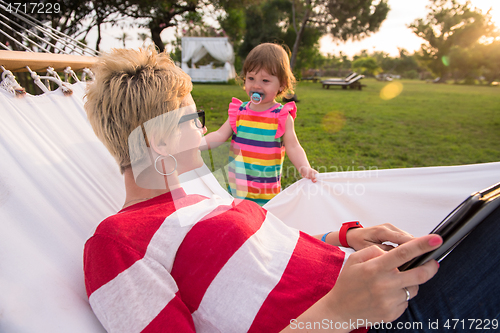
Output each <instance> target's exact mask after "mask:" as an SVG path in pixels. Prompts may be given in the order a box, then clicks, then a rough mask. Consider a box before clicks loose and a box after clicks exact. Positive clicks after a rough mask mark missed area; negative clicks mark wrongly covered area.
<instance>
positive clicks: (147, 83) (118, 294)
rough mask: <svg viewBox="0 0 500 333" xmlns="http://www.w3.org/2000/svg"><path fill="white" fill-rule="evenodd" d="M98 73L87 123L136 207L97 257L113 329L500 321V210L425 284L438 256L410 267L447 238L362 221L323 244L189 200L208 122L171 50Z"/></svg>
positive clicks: (109, 225) (222, 205) (93, 284)
mask: <svg viewBox="0 0 500 333" xmlns="http://www.w3.org/2000/svg"><path fill="white" fill-rule="evenodd" d="M94 71H95V74H96V79H95V82H94V83H93V84H91V85H90V86H89V88H88V93H87V102H86V105H85V107H86V110H87V112H88V118H89V121H90V123H91V125H92V127H93V129H94V131H95V133H96V134H97V136H98V137H99V138H100V139H101V140H102V141H103V143H104V144H105V145H106V147H107V148H108V149H109V151H110V152H111V154H112V155H113V156H114V157H115V158H116V160H117V162H118V164H119V166H120V169H121V171H122V173H123V175H124V181H125V188H126V200H125V203H124V206H123V209H122V210H120V211H119V212H118V213H117V214H115V215H113V216H110V217H108V218H107V219H105V220H104V221H103V222H101V224H100V225H99V226H98V228H97V229H96V231H95V233H94V235H93V236H92V237H91V238H90V239H89V240H88V241H87V243H86V246H85V253H84V270H85V283H86V288H87V293H88V295H89V301H90V304H91V306H92V308H93V310H94V312H95V314H96V315H97V317H98V318H99V320H100V321H101V322H102V324H103V325H104V327H105V328H106V329H107V330H108V331H110V332H140V331H144V332H193V331H197V332H245V331H252V332H279V331H283V332H287V331H295V330H297V329H305V330H308V331H314V330H324V329H331V330H336V331H339V332H340V331H342V332H348V331H351V330H354V329H360V331H366V330H367V329H364V328H363V327H368V329H370V330H373V331H376V330H378V331H383V330H385V329H386V328H392V329H394V330H395V331H397V330H398V329H399V328H407V326H396V325H398V324H404V325H408V324H417V326H416V327H415V326H413V327H412V329H414V330H416V331H421V330H429V331H431V330H434V329H435V325H438V326H439V325H440V326H439V329H440V330H443V329H444V328H443V326H442V325H444V324H445V320H446V319H448V320H449V319H457V320H465V321H466V322H467V320H468V319H469V320H470V319H474V320H482V321H483V322H484V321H485V320H489V321H490V324H489V325H490V327H493V326H492V324H493V323H494V322H492V321H493V320H498V317H499V312H500V305H499V299H500V297H499V296H500V292H499V288H498V282H497V281H495V279H496V277H497V276H498V267H499V265H498V263H499V255H498V254H497V253H498V251H494V250H493V249H492V246H493V245H492V244H496V242H498V235H499V234H500V230H499V225H500V223H493V222H494V221H495V220H496V221H498V220H499V215H500V212H496V213H495V214H492V216H490V220H491V222H488V223H486V222H485V223H482V225H481V227H480V228H478V229H477V230H476V231H474V233H473V234H472V235H471V236H470V237H469V238H468V239H467V240H466V241H465V242H463V243H462V244H461V245H460V246H459V248H457V249H456V250H455V251H454V252H453V253H452V254H451V255H450V258H447V259H446V261H444V262H443V263H442V266H443V267H441V270H442V272H440V274H438V276H437V277H436V278H435V279H432V280H431V282H429V283H427V284H425V285H423V286H420V285H422V284H423V283H425V282H427V281H428V280H430V279H431V278H432V277H433V276H434V275H435V274H436V272H437V270H438V264H437V263H436V262H435V261H431V262H428V263H426V264H424V265H422V266H420V267H418V268H415V269H412V270H409V271H406V272H400V271H399V270H398V267H399V266H400V265H402V264H403V263H405V262H407V261H408V260H410V259H411V258H413V257H416V256H418V255H420V254H423V253H425V252H428V251H431V250H433V249H435V248H437V247H439V246H440V244H441V243H442V240H441V238H440V237H439V236H436V235H428V236H425V237H421V238H416V239H413V237H411V236H410V235H408V234H407V233H405V232H403V231H401V230H399V229H397V228H395V227H393V226H391V225H384V226H378V227H372V228H364V229H363V228H360V227H359V226H357V225H355V224H354V225H349V226H348V227H345V228H342V229H341V231H340V232H332V233H328V234H326V235H323V236H315V237H312V236H309V235H306V234H304V233H302V232H299V231H297V230H294V229H291V228H289V227H287V226H286V225H284V224H283V223H282V222H281V221H279V220H278V219H277V218H276V217H274V216H273V215H272V214H270V213H268V212H267V211H265V210H264V209H262V208H261V207H259V206H258V205H256V204H254V203H252V202H249V201H246V200H236V199H222V198H219V197H216V196H214V197H212V198H206V197H202V196H198V195H186V194H185V192H184V190H183V189H182V184H181V183H180V181H179V175H180V174H183V173H186V172H188V171H190V170H193V169H195V168H198V167H199V166H201V165H202V160H201V157H200V154H199V145H200V144H201V142H202V137H203V135H204V134H205V133H206V128H205V126H204V114H203V113H202V112H197V111H196V107H195V104H194V101H193V100H192V97H191V95H190V91H191V89H192V85H191V81H190V78H189V77H188V76H187V75H186V74H185V73H184V72H182V71H181V70H180V69H179V68H178V67H176V66H175V65H174V64H173V62H172V61H171V60H170V59H169V58H168V56H167V55H166V54H157V53H156V52H155V51H154V50H139V51H134V50H115V51H113V52H112V53H111V54H108V55H105V56H103V57H101V60H100V62H99V64H98V65H97V67H96V68H95V69H94ZM479 239H480V240H481V242H482V243H479ZM385 241H390V242H393V243H396V244H401V245H400V246H399V247H397V248H395V249H391V247H389V246H387V245H384V244H382V243H383V242H385ZM346 242H347V244H345V243H346ZM341 243H342V244H343V245H347V246H350V247H352V248H353V249H354V250H356V252H355V253H353V251H352V250H351V249H346V248H344V247H339V246H340V245H341ZM479 244H489V245H488V246H483V245H481V246H479ZM372 245H375V246H372ZM390 249H391V250H390ZM388 250H390V251H388ZM488 251H490V252H491V253H489V252H488ZM486 254H488V257H487V256H486ZM457 272H461V274H462V275H463V274H474V280H473V281H482V282H481V283H479V284H478V285H477V286H476V284H477V283H475V282H472V281H469V282H467V281H462V280H463V279H461V276H460V275H458V276H457V274H456V273H457ZM471 272H472V273H471ZM472 285H474V288H472ZM419 286H420V289H419ZM417 293H420V294H421V295H418V296H417ZM436 295H437V296H436ZM485 295H488V296H485ZM416 296H417V297H416ZM483 296H484V297H483ZM478 299H481V302H479V303H478V302H477V300H478ZM407 308H409V309H408V310H406V309H407ZM398 318H399V319H398ZM396 319H397V320H398V321H399V322H394V323H392V321H394V320H396ZM419 323H420V324H421V326H419V325H418V324H419ZM464 323H465V322H464ZM467 323H470V321H469V322H467ZM384 324H385V326H384ZM388 324H391V325H392V324H393V326H392V327H389V326H388ZM451 324H453V322H452V323H451ZM433 325H434V326H433ZM389 331H390V329H389Z"/></svg>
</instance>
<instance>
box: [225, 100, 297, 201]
mask: <svg viewBox="0 0 500 333" xmlns="http://www.w3.org/2000/svg"><path fill="white" fill-rule="evenodd" d="M247 105H248V102H244V103H243V102H242V101H240V100H239V99H237V98H233V100H232V102H231V103H230V104H229V110H228V114H229V123H230V124H231V128H232V129H233V136H232V139H231V147H230V151H229V166H228V181H229V186H228V189H229V192H230V193H231V195H233V197H235V198H244V199H248V200H252V201H254V202H256V203H257V204H259V205H261V206H262V205H264V204H265V203H266V202H268V201H269V200H271V199H272V198H273V197H275V196H276V195H277V194H278V193H279V192H280V191H281V174H282V168H283V160H284V159H285V146H284V145H283V134H284V133H285V128H286V120H287V118H288V114H290V115H291V116H292V117H293V118H294V119H295V117H296V113H297V108H296V106H295V103H294V102H290V103H287V104H285V105H281V104H279V103H276V105H274V106H273V107H271V108H270V109H268V110H266V111H252V110H250V108H248V107H247Z"/></svg>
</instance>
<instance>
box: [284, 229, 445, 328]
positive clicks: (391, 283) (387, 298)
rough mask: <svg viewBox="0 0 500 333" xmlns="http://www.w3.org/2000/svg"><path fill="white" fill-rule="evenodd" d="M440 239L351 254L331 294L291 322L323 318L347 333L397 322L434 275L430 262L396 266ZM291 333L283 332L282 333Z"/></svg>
mask: <svg viewBox="0 0 500 333" xmlns="http://www.w3.org/2000/svg"><path fill="white" fill-rule="evenodd" d="M442 242H443V240H442V238H441V237H440V236H438V235H427V236H424V237H420V238H415V239H413V240H411V241H408V242H406V243H405V244H402V245H401V246H398V247H397V248H395V249H394V250H392V251H390V252H385V251H383V250H382V249H381V248H380V247H378V246H371V247H368V248H365V249H363V250H361V251H358V252H356V253H353V254H351V255H350V256H349V258H348V259H347V261H346V263H345V265H344V268H343V269H342V271H341V273H340V275H339V276H338V279H337V281H336V283H335V286H334V287H333V288H332V290H331V291H330V292H329V293H328V294H326V295H325V296H324V297H323V298H321V299H320V300H319V301H318V302H316V303H315V304H314V305H313V306H311V307H310V308H309V309H308V310H307V311H306V312H304V313H303V314H301V315H300V316H299V317H298V318H297V319H296V320H295V322H297V323H300V322H316V321H319V322H321V321H322V320H324V319H327V320H331V321H333V322H334V323H338V325H335V326H338V327H340V328H341V329H340V330H338V331H343V332H348V331H350V330H352V329H353V326H352V325H351V324H352V323H354V324H353V325H355V326H356V327H354V328H361V327H366V326H367V325H369V323H371V324H372V325H374V324H376V323H380V322H382V321H384V322H391V321H394V320H396V319H397V318H398V317H399V316H401V314H402V313H403V312H404V311H405V309H406V308H407V307H408V302H407V301H406V291H405V289H404V288H406V289H408V291H409V292H410V298H413V297H415V296H416V295H417V293H418V286H419V285H420V284H423V283H425V282H427V281H428V280H430V279H431V278H432V277H433V276H434V275H435V274H436V272H437V270H438V264H437V262H436V261H434V260H432V261H429V262H427V263H426V264H424V265H422V266H419V267H416V268H413V269H411V270H408V271H404V272H400V271H399V270H398V267H399V266H401V265H402V264H404V263H406V262H407V261H409V260H411V259H413V258H415V257H417V256H419V255H421V254H424V253H426V252H429V251H432V250H434V249H436V248H438V247H439V246H440V245H441V244H442ZM289 331H290V332H291V329H290V327H287V328H286V329H285V330H283V331H282V332H289Z"/></svg>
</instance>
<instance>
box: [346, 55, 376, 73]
mask: <svg viewBox="0 0 500 333" xmlns="http://www.w3.org/2000/svg"><path fill="white" fill-rule="evenodd" d="M352 70H353V71H355V72H357V73H360V74H364V75H370V76H374V75H377V74H378V72H379V70H380V67H379V65H378V64H377V61H376V60H375V58H372V57H369V56H368V57H363V58H358V59H356V60H354V61H353V63H352Z"/></svg>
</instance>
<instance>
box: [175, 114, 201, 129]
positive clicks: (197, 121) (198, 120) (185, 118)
mask: <svg viewBox="0 0 500 333" xmlns="http://www.w3.org/2000/svg"><path fill="white" fill-rule="evenodd" d="M193 119H195V125H196V127H198V128H203V127H205V111H204V110H198V112H196V113H190V114H185V115H183V116H182V117H181V119H180V120H179V124H182V123H184V122H186V121H190V120H193Z"/></svg>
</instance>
